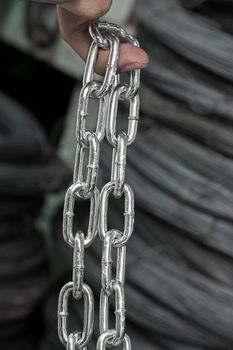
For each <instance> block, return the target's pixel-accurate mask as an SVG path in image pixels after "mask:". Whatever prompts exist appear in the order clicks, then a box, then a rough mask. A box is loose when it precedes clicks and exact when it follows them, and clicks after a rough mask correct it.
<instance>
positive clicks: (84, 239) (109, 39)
mask: <svg viewBox="0 0 233 350" xmlns="http://www.w3.org/2000/svg"><path fill="white" fill-rule="evenodd" d="M89 29H90V34H91V36H92V38H93V42H92V44H91V46H90V50H89V54H88V58H87V62H86V67H85V72H84V77H83V87H82V89H81V92H80V96H79V104H78V111H77V125H76V138H77V149H76V156H75V166H74V174H73V184H72V185H71V186H70V187H69V189H68V190H67V193H66V197H65V203H64V212H63V237H64V240H65V242H66V243H67V244H68V245H69V246H70V247H72V248H73V276H72V282H68V283H67V284H65V286H64V287H63V288H62V290H61V292H60V295H59V301H58V334H59V338H60V340H61V342H62V343H63V344H64V346H65V347H66V349H67V350H75V349H84V350H86V349H87V346H88V343H89V341H90V339H91V336H92V332H93V324H94V297H93V293H92V290H91V288H90V287H89V286H88V285H87V284H86V283H84V265H85V264H84V256H85V254H84V253H85V249H86V248H88V247H90V246H91V244H92V243H93V241H94V240H95V237H96V234H97V232H99V237H100V239H101V240H102V241H103V249H102V276H101V282H102V290H101V293H100V317H99V327H100V336H99V339H98V341H97V347H96V349H97V350H104V349H106V348H107V347H108V348H111V347H116V346H119V345H122V348H123V349H125V350H130V349H131V342H130V338H129V337H128V335H127V334H126V332H125V291H124V283H125V264H126V245H127V243H128V241H129V239H130V237H131V235H132V232H133V227H134V194H133V191H132V189H131V187H130V186H129V185H128V184H127V183H125V172H126V158H127V148H128V147H129V146H130V145H131V144H132V143H133V141H134V140H135V137H136V134H137V127H138V119H139V97H138V89H139V85H140V70H134V71H131V73H130V81H129V83H128V84H122V83H121V79H120V74H118V73H117V64H118V58H119V50H120V42H128V43H131V44H133V45H135V46H139V43H138V41H137V40H136V39H135V38H134V37H133V36H132V35H129V34H127V33H126V32H125V31H124V30H123V29H122V28H121V27H119V26H117V25H115V24H111V23H107V22H97V23H94V24H92V25H91V26H90V28H89ZM100 49H107V50H109V58H108V63H107V65H106V72H105V76H104V78H103V81H98V80H95V78H94V69H95V64H96V60H97V56H98V53H99V50H100ZM90 98H94V99H97V100H98V101H99V110H98V117H97V123H96V128H95V130H94V131H89V130H87V129H86V119H87V118H88V105H89V101H90ZM119 100H124V101H126V100H128V101H129V116H128V129H127V131H126V132H125V131H120V132H118V133H117V132H116V124H117V111H118V102H119ZM105 135H106V137H107V140H108V142H109V144H110V145H111V147H112V168H111V179H110V181H109V182H108V183H107V184H106V185H105V186H104V187H103V189H102V191H101V194H99V190H98V189H97V187H96V184H97V175H98V168H99V154H100V143H101V142H102V141H103V139H104V137H105ZM85 158H86V161H87V166H86V169H85V168H84V162H85ZM84 173H85V174H86V175H85V179H84ZM110 194H112V195H113V196H114V197H115V198H116V199H118V198H121V197H123V198H124V206H125V209H124V230H123V232H121V231H120V230H119V229H117V228H115V229H111V230H109V229H108V219H107V217H108V206H109V197H110ZM76 198H81V199H82V200H90V214H89V224H88V228H87V233H86V234H84V233H83V232H82V231H78V232H76V233H75V231H74V227H73V226H74V225H73V219H74V215H75V201H76ZM114 249H115V250H116V259H117V261H116V273H115V277H113V271H112V263H113V261H112V259H113V258H112V253H113V250H114ZM71 295H72V297H73V298H74V299H75V300H77V301H79V302H80V301H81V299H82V298H83V300H84V318H83V330H82V331H79V330H77V331H75V332H69V331H68V324H67V323H68V316H69V313H68V304H69V298H70V296H71ZM111 298H112V299H113V300H114V303H115V328H114V329H110V328H109V302H110V299H111Z"/></svg>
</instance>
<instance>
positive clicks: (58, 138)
mask: <svg viewBox="0 0 233 350" xmlns="http://www.w3.org/2000/svg"><path fill="white" fill-rule="evenodd" d="M106 19H108V20H110V21H113V22H116V23H118V24H120V25H122V26H124V27H125V28H127V30H128V31H130V32H132V33H137V37H138V39H139V41H140V43H141V46H142V47H143V48H145V49H146V51H147V52H148V53H149V55H150V65H149V67H148V68H147V69H146V70H144V71H143V73H142V86H141V89H140V95H141V118H140V126H139V134H138V137H137V139H136V142H135V143H134V145H133V146H132V148H131V149H130V150H129V154H128V168H127V182H128V183H129V184H130V185H131V186H132V188H133V189H134V191H135V197H136V198H135V199H136V227H135V233H134V236H133V238H132V240H131V241H130V244H129V248H128V261H127V287H126V297H127V332H128V334H129V335H130V336H131V339H132V348H133V349H134V350H141V348H142V347H144V348H145V349H147V350H152V349H153V350H154V349H155V350H173V349H174V350H202V349H206V350H207V349H208V350H210V349H213V350H214V349H215V350H216V349H218V350H228V349H229V350H230V349H232V347H233V332H232V322H233V189H232V188H233V186H232V185H233V178H232V174H233V1H232V0H182V1H181V0H180V1H178V0H141V1H134V0H127V1H126V0H125V1H124V3H122V2H120V1H118V0H113V7H112V9H111V12H110V13H109V14H108V16H107V17H106ZM0 63H1V65H0V77H1V78H0V195H1V196H0V206H1V210H0V349H6V348H7V349H8V350H16V349H17V350H18V349H23V350H31V349H33V350H35V349H38V350H49V349H50V350H53V349H54V350H55V349H56V350H59V349H63V346H62V345H61V344H60V342H59V340H58V336H57V330H56V327H57V299H58V294H59V290H60V288H61V287H62V286H63V285H64V283H65V282H67V281H69V280H70V278H71V269H72V249H70V248H69V247H67V245H66V244H65V242H64V241H63V238H62V211H63V201H64V195H65V191H66V189H67V187H68V186H69V185H70V184H71V182H72V167H73V163H74V152H75V147H76V143H75V132H74V129H75V128H74V126H75V118H76V109H77V103H78V94H79V91H80V87H81V79H82V73H83V69H84V64H83V62H82V61H81V60H80V58H79V57H78V56H77V55H76V54H75V53H74V52H73V51H72V49H71V48H69V47H68V45H67V44H65V43H64V42H63V41H62V39H61V38H60V36H59V32H58V24H57V18H56V11H55V8H54V7H53V6H50V5H45V4H43V5H42V4H38V3H35V2H30V1H24V0H1V2H0ZM92 108H93V113H95V112H94V109H95V106H94V105H93V106H92ZM126 118H127V106H124V105H122V106H121V108H120V115H119V119H120V121H119V123H120V125H121V123H122V125H124V121H125V120H126ZM90 123H91V121H90ZM110 165H111V153H110V149H109V148H108V146H107V143H106V145H104V147H102V154H101V167H100V169H101V170H100V180H99V181H100V187H101V185H102V184H103V183H104V182H106V181H107V180H108V179H109V173H110ZM111 205H112V210H111V214H110V225H112V226H113V227H114V225H115V226H116V225H117V227H118V226H119V223H121V216H122V215H121V205H120V203H118V201H115V202H113V203H112V204H111ZM88 211H89V203H86V201H85V202H83V203H82V202H81V203H80V204H79V210H78V215H77V216H76V217H75V220H76V221H77V222H76V225H77V227H78V228H85V227H86V225H87V220H88V215H89V213H88ZM85 259H86V269H85V280H86V281H87V283H88V284H89V285H90V286H91V287H92V289H93V290H94V293H95V297H96V304H97V303H98V293H99V290H100V259H101V247H100V243H99V242H98V240H97V241H96V243H95V244H94V245H93V246H92V247H91V248H90V249H88V250H87V252H86V256H85ZM70 314H71V316H70V317H71V321H70V325H69V327H70V328H71V329H77V328H78V329H81V327H82V317H83V314H82V310H81V309H80V303H73V304H72V306H71V309H70ZM97 336H98V327H97V322H96V325H95V332H94V336H93V342H92V344H91V345H90V348H93V349H94V347H95V342H96V339H97Z"/></svg>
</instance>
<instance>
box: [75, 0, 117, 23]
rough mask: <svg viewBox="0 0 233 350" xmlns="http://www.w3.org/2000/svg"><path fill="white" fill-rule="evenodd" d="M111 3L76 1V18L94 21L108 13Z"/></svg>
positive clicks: (109, 0) (106, 1) (104, 1)
mask: <svg viewBox="0 0 233 350" xmlns="http://www.w3.org/2000/svg"><path fill="white" fill-rule="evenodd" d="M111 3H112V1H111V0H98V1H96V3H93V1H81V2H80V1H77V2H76V5H75V10H76V13H77V15H78V16H80V17H83V18H85V19H88V20H94V19H96V18H98V17H101V16H103V15H104V14H105V13H106V12H108V10H109V8H110V7H111Z"/></svg>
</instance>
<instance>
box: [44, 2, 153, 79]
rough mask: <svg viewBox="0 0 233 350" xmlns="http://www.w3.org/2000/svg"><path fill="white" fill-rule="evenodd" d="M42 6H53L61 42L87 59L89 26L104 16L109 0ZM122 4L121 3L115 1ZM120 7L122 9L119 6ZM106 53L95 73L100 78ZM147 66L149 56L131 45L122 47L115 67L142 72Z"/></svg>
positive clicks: (99, 59) (109, 5)
mask: <svg viewBox="0 0 233 350" xmlns="http://www.w3.org/2000/svg"><path fill="white" fill-rule="evenodd" d="M38 1H40V2H43V3H50V4H56V5H57V10H58V20H59V27H60V32H61V35H62V36H63V38H64V40H65V41H66V42H67V43H68V44H69V45H70V46H71V47H72V48H73V49H74V50H75V51H76V52H77V53H78V54H79V55H80V56H81V57H82V59H84V60H85V59H86V57H87V53H88V50H89V47H90V43H91V38H90V35H89V32H88V26H89V23H90V22H91V21H95V20H96V19H98V18H99V17H101V16H103V15H104V14H105V13H106V12H107V11H108V10H109V8H110V7H111V2H112V1H111V0H38ZM117 1H122V0H117ZM122 6H123V5H122ZM107 59H108V52H107V51H105V50H100V53H99V56H98V60H97V63H96V72H97V73H99V74H103V73H104V72H105V66H106V64H107ZM147 64H148V56H147V54H146V53H145V51H143V50H142V49H140V48H137V47H135V46H133V45H132V44H121V49H120V57H119V63H118V70H119V71H128V70H133V69H137V68H144V67H146V66H147Z"/></svg>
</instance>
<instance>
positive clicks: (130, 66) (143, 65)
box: [121, 62, 148, 72]
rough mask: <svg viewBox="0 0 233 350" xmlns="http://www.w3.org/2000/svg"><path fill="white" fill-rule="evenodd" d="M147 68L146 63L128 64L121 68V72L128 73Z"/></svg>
mask: <svg viewBox="0 0 233 350" xmlns="http://www.w3.org/2000/svg"><path fill="white" fill-rule="evenodd" d="M147 66H148V63H138V62H133V63H128V64H126V65H125V66H123V67H122V68H121V72H129V71H131V70H134V69H143V68H146V67H147Z"/></svg>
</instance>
